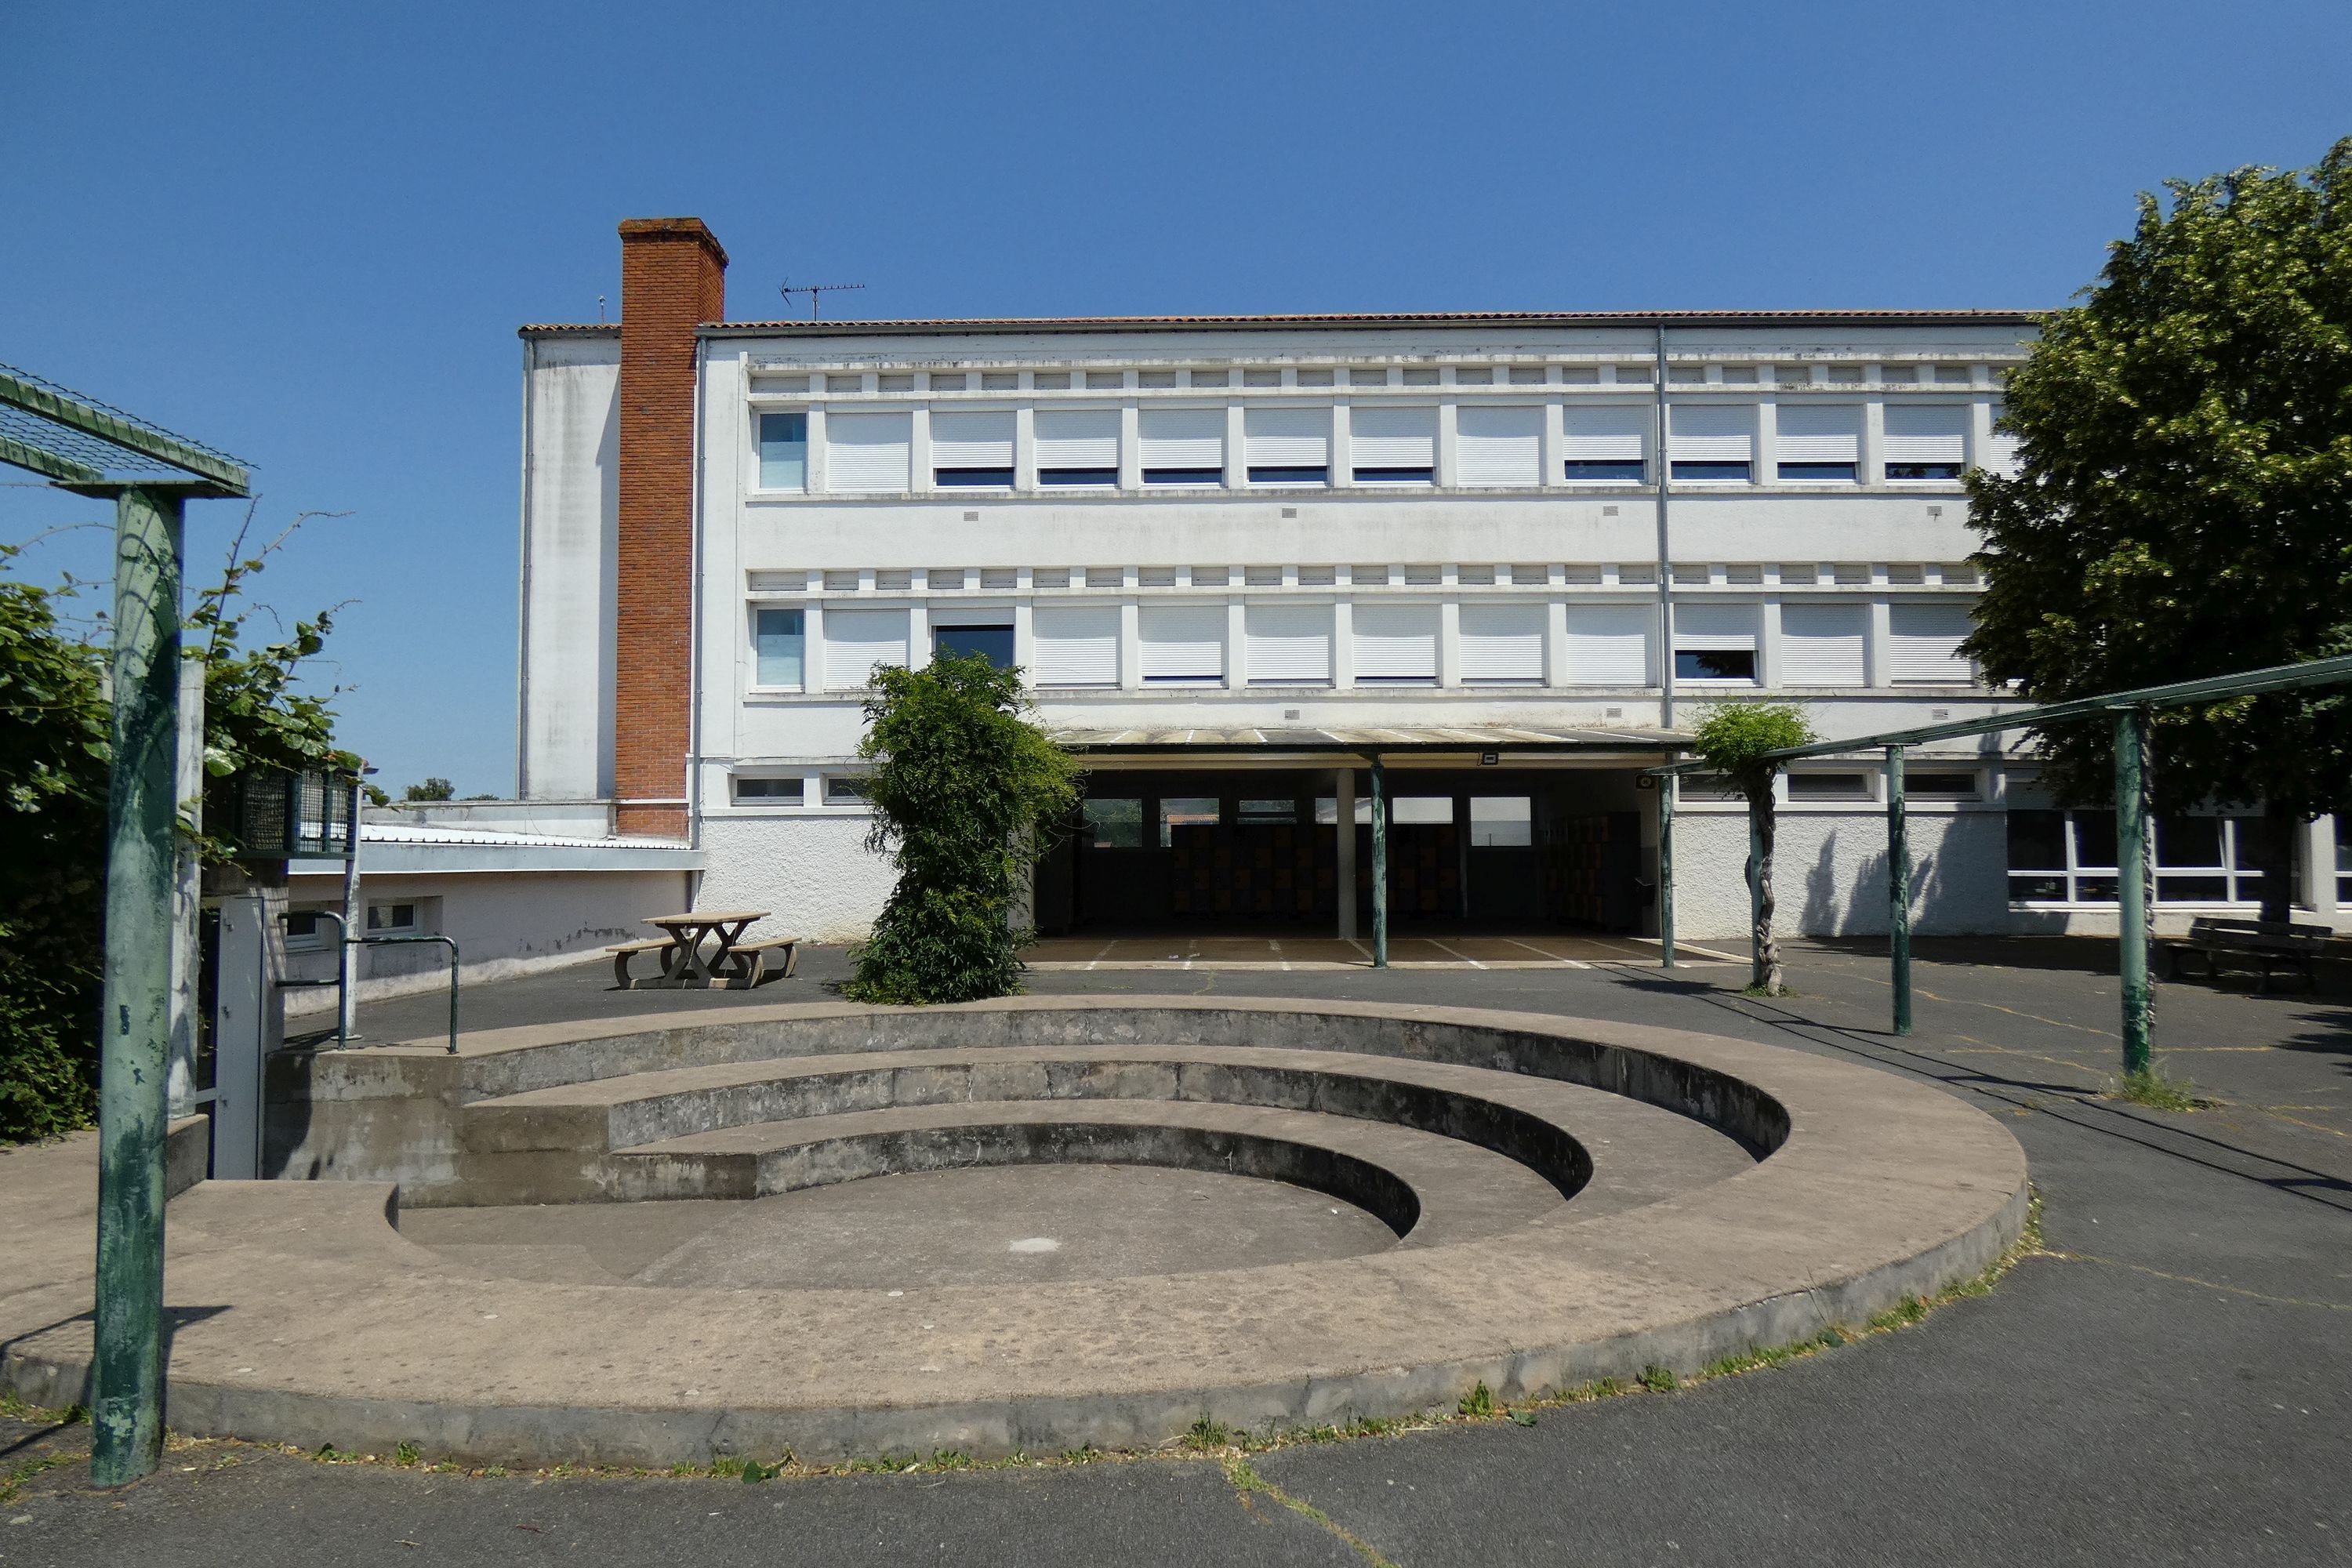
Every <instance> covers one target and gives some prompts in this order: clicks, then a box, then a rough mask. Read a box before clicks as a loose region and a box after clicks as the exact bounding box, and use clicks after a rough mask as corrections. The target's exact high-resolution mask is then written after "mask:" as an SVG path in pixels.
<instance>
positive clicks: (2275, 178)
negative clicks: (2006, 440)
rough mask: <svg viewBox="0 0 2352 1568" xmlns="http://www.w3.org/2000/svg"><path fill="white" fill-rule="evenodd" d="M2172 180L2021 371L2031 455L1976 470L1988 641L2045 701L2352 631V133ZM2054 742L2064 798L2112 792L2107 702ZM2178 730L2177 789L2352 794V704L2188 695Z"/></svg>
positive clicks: (2166, 763)
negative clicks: (2296, 151)
mask: <svg viewBox="0 0 2352 1568" xmlns="http://www.w3.org/2000/svg"><path fill="white" fill-rule="evenodd" d="M2167 190H2168V194H2169V200H2168V202H2167V201H2164V200H2160V199H2159V198H2158V197H2157V196H2155V195H2148V194H2143V195H2141V196H2140V198H2139V220H2138V224H2137V227H2136V229H2135V232H2134V233H2133V234H2132V236H2131V237H2129V238H2127V239H2123V240H2119V241H2116V243H2115V244H2114V245H2112V246H2110V247H2109V249H2108V259H2107V264H2106V267H2105V270H2104V272H2103V273H2102V274H2101V276H2100V279H2099V282H2098V283H2097V284H2096V285H2095V287H2093V288H2091V289H2086V290H2085V291H2084V298H2083V302H2082V303H2081V304H2079V305H2076V306H2074V307H2073V308H2071V309H2069V310H2062V311H2059V312H2057V313H2056V314H2054V315H2053V316H2051V317H2050V318H2049V319H2048V320H2047V321H2046V322H2045V323H2044V326H2043V330H2042V338H2041V341H2040V342H2039V343H2038V344H2036V346H2035V348H2034V350H2033V353H2032V357H2031V358H2030V359H2029V360H2028V362H2027V363H2025V364H2023V365H2021V366H2020V367H2019V368H2018V369H2017V370H2016V371H2015V372H2013V373H2012V374H2011V376H2010V379H2009V387H2008V395H2007V396H2008V412H2007V416H2006V418H2005V421H2004V426H2003V427H2004V428H2006V429H2008V430H2009V431H2011V433H2012V434H2014V435H2015V436H2016V437H2019V439H2020V442H2021V472H2020V474H2019V475H2018V477H2017V478H2015V479H2007V478H2002V477H2000V476H1997V475H1993V474H1989V473H1985V472H1982V471H1976V472H1972V473H1970V474H1969V477H1968V486H1969V507H1970V513H1971V516H1972V518H1973V520H1974V521H1975V523H1976V524H1977V526H1978V527H1979V529H1981V530H1982V531H1983V533H1984V538H1985V547H1984V550H1983V552H1982V553H1981V554H1979V556H1978V558H1977V559H1978V561H1979V564H1980V565H1981V567H1982V569H1983V571H1984V574H1985V579H1986V591H1985V595H1984V598H1983V600H1982V602H1981V603H1980V604H1979V607H1978V611H1977V618H1978V629H1977V631H1976V634H1975V635H1974V636H1973V637H1970V638H1969V643H1968V645H1967V651H1968V652H1969V654H1971V655H1972V656H1973V657H1974V658H1976V659H1977V660H1978V661H1979V663H1980V664H1981V665H1982V666H1983V668H1984V670H1985V673H1986V675H1987V676H1988V677H1989V678H1990V679H1992V680H1994V681H1997V682H2011V681H2014V682H2016V683H2018V684H2019V685H2020V686H2021V688H2022V689H2023V690H2024V691H2025V693H2026V694H2027V695H2029V696H2031V697H2032V698H2033V699H2034V700H2037V701H2043V702H2053V701H2060V700H2065V699H2068V698H2074V697H2083V696H2088V695H2091V694H2094V693H2096V692H2101V691H2113V690H2118V689H2130V688H2134V687H2140V686H2150V685H2158V684H2162V683H2164V682H2168V681H2175V680H2187V679H2195V678H2198V677H2200V676H2211V675H2222V674H2227V673H2230V672H2231V671H2235V670H2241V669H2247V668H2256V667H2260V666H2263V665H2273V664H2288V663H2294V662H2296V661H2299V660H2304V659H2309V658H2319V657H2322V656H2325V655H2329V654H2340V653H2346V652H2352V139H2347V140H2346V141H2343V142H2337V143H2336V146H2335V147H2333V148H2332V149H2330V150H2329V152H2328V153H2327V154H2326V157H2325V158H2323V159H2322V160H2321V161H2320V163H2318V164H2317V165H2316V166H2315V167H2314V168H2312V169H2310V170H2307V171H2297V172H2289V173H2284V174H2282V173H2278V172H2275V171H2273V170H2268V169H2259V168H2247V169H2241V170H2238V171H2236V172H2235V173H2232V174H2222V175H2216V176H2212V177H2210V178H2207V179H2203V180H2198V181H2194V182H2188V181H2175V182H2171V183H2169V184H2168V186H2167ZM2040 741H2041V744H2042V757H2043V763H2044V777H2045V778H2046V779H2047V780H2048V781H2049V782H2050V783H2051V784H2052V785H2053V788H2054V789H2055V790H2056V791H2057V792H2058V793H2059V794H2060V795H2061V796H2062V797H2063V798H2065V799H2068V800H2073V801H2084V802H2089V801H2100V800H2104V799H2105V798H2107V794H2108V790H2109V781H2110V778H2111V776H2112V775H2111V766H2112V758H2111V748H2112V743H2113V735H2112V731H2111V728H2110V727H2109V726H2107V725H2105V724H2098V723H2079V724H2067V725H2060V726H2055V727H2053V729H2052V730H2050V731H2048V732H2046V733H2044V734H2042V736H2040ZM2155 752H2156V755H2157V756H2158V758H2160V759H2161V766H2160V767H2158V769H2157V772H2156V791H2157V799H2158V805H2159V809H2164V810H2178V809H2180V808H2182V807H2185V806H2188V805H2194V804H2197V803H2199V802H2200V801H2205V800H2209V799H2212V800H2224V801H2256V800H2263V801H2268V802H2270V803H2272V804H2273V809H2274V810H2277V811H2280V812H2282V813H2284V814H2292V815H2300V816H2305V817H2308V816H2315V815H2317V814H2319V813H2321V812H2324V811H2326V810H2329V809H2331V808H2333V807H2334V806H2336V805H2338V804H2339V803H2341V802H2343V801H2344V800H2346V799H2347V796H2352V703H2347V698H2346V697H2345V695H2344V694H2343V693H2342V692H2341V691H2331V690H2322V691H2319V692H2316V693H2313V694H2303V693H2292V692H2290V693H2280V694H2276V695H2270V696H2263V697H2255V698H2247V699H2242V700H2237V701H2233V702H2227V703H2221V704H2219V705H2216V706H2213V707H2210V708H2204V709H2195V710H2189V709H2181V710H2170V711H2168V712H2165V713H2161V714H2158V716H2157V719H2156V733H2155Z"/></svg>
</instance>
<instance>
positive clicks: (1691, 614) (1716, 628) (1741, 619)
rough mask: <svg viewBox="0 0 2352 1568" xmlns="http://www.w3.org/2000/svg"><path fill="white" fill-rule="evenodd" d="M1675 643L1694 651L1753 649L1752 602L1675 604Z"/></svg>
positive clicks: (1754, 639) (1733, 651) (1754, 610)
mask: <svg viewBox="0 0 2352 1568" xmlns="http://www.w3.org/2000/svg"><path fill="white" fill-rule="evenodd" d="M1675 649H1676V650H1677V651H1683V650H1688V651H1690V652H1693V653H1754V652H1755V651H1756V606H1755V605H1675Z"/></svg>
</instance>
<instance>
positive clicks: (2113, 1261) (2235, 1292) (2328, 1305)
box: [2041, 1248, 2352, 1312]
mask: <svg viewBox="0 0 2352 1568" xmlns="http://www.w3.org/2000/svg"><path fill="white" fill-rule="evenodd" d="M2041 1256H2042V1257H2044V1258H2059V1259H2062V1260H2063V1261H2064V1262H2067V1263H2103V1264H2105V1265H2106V1266H2107V1267H2108V1268H2127V1269H2129V1270H2130V1271H2131V1272H2133V1273H2134V1274H2145V1275H2147V1276H2148V1277H2149V1278H2150V1279H2169V1280H2171V1281H2172V1282H2173V1283H2174V1284H2176V1285H2194V1286H2196V1287H2197V1288H2198V1289H2202V1290H2220V1291H2223V1292H2225V1293H2227V1294H2229V1295H2231V1296H2243V1297H2245V1298H2246V1299H2247V1300H2250V1301H2267V1302H2269V1303H2270V1304H2271V1305H2272V1306H2274V1307H2319V1308H2324V1309H2325V1310H2328V1311H2330V1312H2352V1301H2318V1300H2310V1299H2308V1298H2305V1297H2302V1296H2273V1295H2271V1294H2270V1293H2269V1292H2267V1291H2263V1290H2249V1289H2246V1288H2245V1287H2244V1286H2242V1285H2224V1284H2222V1283H2221V1281H2219V1280H2216V1279H2198V1278H2197V1276H2195V1275H2194V1274H2168V1273H2166V1272H2165V1271H2164V1270H2163V1269H2161V1268H2149V1267H2148V1266H2147V1264H2145V1263H2126V1262H2124V1261H2123V1260H2122V1259H2121V1258H2100V1257H2098V1256H2096V1255H2095V1254H2093V1253H2088V1252H2057V1251H2053V1250H2050V1249H2047V1248H2045V1249H2044V1250H2043V1251H2042V1254H2041Z"/></svg>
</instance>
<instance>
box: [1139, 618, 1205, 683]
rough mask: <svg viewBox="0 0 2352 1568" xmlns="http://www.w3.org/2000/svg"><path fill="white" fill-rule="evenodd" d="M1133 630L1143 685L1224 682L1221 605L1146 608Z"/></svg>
mask: <svg viewBox="0 0 2352 1568" xmlns="http://www.w3.org/2000/svg"><path fill="white" fill-rule="evenodd" d="M1136 629H1137V633H1138V636H1139V638H1140V640H1141V643H1142V647H1141V651H1140V662H1141V665H1142V669H1141V674H1142V676H1143V679H1145V680H1146V681H1205V680H1222V679H1224V675H1225V606H1224V605H1222V604H1217V605H1144V606H1143V607H1142V609H1141V611H1140V612H1139V614H1138V616H1137V628H1136Z"/></svg>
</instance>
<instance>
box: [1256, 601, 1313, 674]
mask: <svg viewBox="0 0 2352 1568" xmlns="http://www.w3.org/2000/svg"><path fill="white" fill-rule="evenodd" d="M1242 632H1243V636H1244V639H1245V640H1246V642H1247V645H1248V650H1249V664H1248V671H1249V683H1250V684H1251V685H1252V686H1320V685H1323V684H1326V683H1327V682H1328V681H1329V680H1330V679H1331V606H1330V605H1249V606H1248V607H1247V608H1246V609H1244V611H1243V612H1242Z"/></svg>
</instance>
